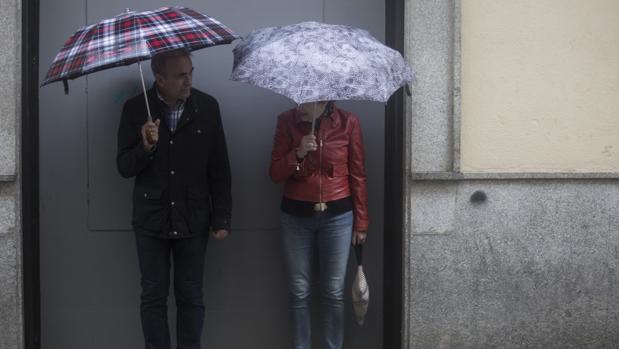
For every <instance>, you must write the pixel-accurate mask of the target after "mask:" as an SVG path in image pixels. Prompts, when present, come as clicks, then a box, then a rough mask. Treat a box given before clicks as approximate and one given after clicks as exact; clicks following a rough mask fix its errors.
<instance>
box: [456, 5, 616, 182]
mask: <svg viewBox="0 0 619 349" xmlns="http://www.w3.org/2000/svg"><path fill="white" fill-rule="evenodd" d="M460 4H461V48H462V56H461V57H462V70H461V88H462V90H461V91H462V96H461V97H462V100H461V101H462V102H461V169H462V171H463V172H619V1H617V0H587V1H584V0H519V1H513V0H461V3H460Z"/></svg>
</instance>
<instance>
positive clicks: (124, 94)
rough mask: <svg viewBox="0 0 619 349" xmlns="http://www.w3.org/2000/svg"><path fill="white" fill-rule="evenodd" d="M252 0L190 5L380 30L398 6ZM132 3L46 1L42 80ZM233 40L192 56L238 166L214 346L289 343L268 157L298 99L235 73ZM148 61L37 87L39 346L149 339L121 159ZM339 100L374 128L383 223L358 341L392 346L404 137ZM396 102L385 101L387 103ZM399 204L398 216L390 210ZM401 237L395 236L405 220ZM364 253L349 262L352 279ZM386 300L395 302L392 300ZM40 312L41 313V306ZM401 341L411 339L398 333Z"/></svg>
mask: <svg viewBox="0 0 619 349" xmlns="http://www.w3.org/2000/svg"><path fill="white" fill-rule="evenodd" d="M252 4H253V2H251V1H237V2H234V1H233V2H230V1H229V2H219V3H213V4H208V5H204V4H201V3H199V2H197V1H196V2H190V3H184V4H183V5H186V6H189V7H192V8H195V9H197V10H199V11H204V12H206V13H207V14H210V15H213V16H215V17H216V18H218V19H220V20H221V21H222V22H224V23H226V24H227V25H228V26H230V27H231V28H233V29H234V30H235V31H236V32H237V33H239V34H241V35H244V34H247V33H248V32H249V31H250V30H251V29H253V28H257V27H263V26H272V25H283V24H289V23H294V22H299V21H303V20H319V21H324V22H327V23H342V24H350V25H354V26H358V27H362V28H365V29H368V30H369V31H370V32H371V33H372V34H373V35H374V36H376V37H377V38H379V39H380V40H383V39H384V38H385V27H386V26H385V22H384V18H385V16H378V17H376V16H375V14H376V13H385V12H389V11H393V7H392V6H390V5H389V2H388V3H387V5H385V3H382V2H377V1H371V0H363V1H361V2H359V1H356V2H355V7H354V8H355V11H350V6H347V5H348V4H343V3H341V2H337V1H315V2H307V1H293V2H290V1H269V2H267V3H264V2H261V4H260V6H257V5H253V6H252ZM157 5H158V4H155V3H148V2H141V3H140V8H137V6H136V8H135V9H136V10H143V9H148V8H155V7H156V6H157ZM125 6H126V5H123V4H122V3H120V1H112V2H106V3H105V5H103V4H100V3H98V2H88V1H73V0H55V1H53V2H52V1H40V13H41V16H40V21H39V25H40V34H39V38H38V42H39V45H38V47H37V48H36V49H37V50H38V51H39V52H40V57H41V62H42V63H41V64H40V65H39V71H38V76H39V77H41V76H42V75H43V74H44V73H45V70H46V69H47V64H48V62H51V59H52V58H53V55H54V54H55V53H56V51H57V50H58V49H59V48H60V45H61V43H62V42H63V41H64V40H65V39H66V37H67V36H68V35H69V34H70V33H72V32H73V31H74V30H75V29H77V28H78V27H79V26H81V25H84V24H85V23H92V22H94V21H96V20H99V19H101V18H105V17H110V16H113V15H115V14H116V13H119V12H122V11H123V10H124V8H125ZM202 7H205V8H202ZM238 8H243V9H246V11H245V12H246V13H247V14H248V15H247V16H246V17H245V18H243V17H242V16H239V14H238V13H237V12H238V11H237V9H238ZM67 9H71V10H70V11H69V12H67ZM273 9H276V11H274V10H273ZM260 12H263V13H260ZM274 13H275V14H277V15H275V14H274ZM401 13H403V12H401ZM58 18H62V19H63V20H61V21H59V20H58ZM233 46H234V44H232V45H229V46H226V47H215V48H209V49H206V50H201V51H196V52H195V53H194V65H195V66H196V76H195V77H194V84H195V86H196V87H197V88H199V89H202V90H204V91H206V92H208V93H210V94H212V95H214V96H215V97H216V98H217V99H218V100H219V103H220V106H221V109H222V115H223V118H224V127H225V131H226V135H227V138H228V147H229V151H230V156H231V162H232V170H233V200H234V211H233V231H234V233H233V235H232V236H231V237H230V238H229V239H227V240H226V241H223V242H217V241H213V240H212V241H211V243H210V246H209V251H208V252H207V271H206V285H207V286H206V304H207V319H206V326H205V337H204V338H205V342H206V343H207V344H208V347H209V348H267V347H268V348H286V347H287V343H288V340H289V338H288V333H289V331H288V330H287V328H288V327H287V326H288V321H287V312H286V293H285V285H284V284H283V269H282V268H283V267H282V265H281V262H280V260H281V258H280V256H279V251H278V239H277V233H278V231H277V230H278V228H277V218H276V215H277V207H278V205H279V199H280V197H281V188H280V187H278V186H276V185H273V184H272V183H271V182H270V180H269V179H268V174H267V166H268V159H269V155H270V146H271V139H272V135H273V130H274V124H275V116H276V115H277V113H279V112H281V111H283V110H285V109H289V108H291V107H293V104H292V103H291V102H290V101H288V100H287V99H285V98H284V97H281V96H277V95H275V94H273V93H272V92H270V91H264V90H261V89H258V88H255V87H252V86H246V85H243V84H239V83H235V82H231V81H228V75H229V72H230V70H231V57H232V54H231V50H232V47H233ZM136 69H137V67H135V66H129V67H123V68H118V69H116V70H110V71H106V72H100V73H96V74H93V75H91V76H89V77H87V78H80V79H78V80H75V81H71V82H70V87H71V93H70V94H69V95H66V96H65V95H63V91H62V88H61V87H60V86H59V85H51V86H47V87H45V88H43V89H41V90H39V91H31V92H30V96H32V94H34V93H36V92H38V94H39V95H40V98H39V99H38V101H39V109H40V111H39V113H38V115H39V117H38V123H39V126H38V129H39V130H40V131H39V136H38V139H37V142H38V149H36V150H35V149H31V153H30V155H35V157H37V156H38V162H37V165H38V175H39V181H38V182H39V187H38V191H37V193H36V194H34V193H33V195H32V196H33V197H36V196H38V203H39V204H38V207H36V208H34V207H32V208H31V209H32V212H35V211H38V217H39V218H40V219H39V221H38V222H39V223H40V224H38V228H37V227H35V228H34V229H33V228H32V227H31V228H28V229H26V227H25V228H24V232H25V234H31V236H30V238H32V237H34V235H38V243H39V244H40V252H39V256H38V258H39V263H38V265H39V268H40V270H39V272H38V274H39V275H40V279H39V280H40V300H41V303H40V326H41V327H40V334H41V337H40V341H39V342H40V343H42V345H43V346H44V347H45V348H74V347H75V348H83V347H88V348H110V347H119V348H124V347H126V348H134V347H139V346H140V345H141V341H142V339H141V331H140V328H139V318H138V295H139V284H138V281H139V274H138V270H137V260H136V256H135V243H134V241H133V235H132V233H131V231H130V226H129V212H130V192H131V182H130V181H126V180H123V179H121V178H120V177H119V176H118V175H117V173H116V170H115V164H114V153H115V133H116V127H117V123H118V116H119V115H120V107H121V106H122V102H123V101H124V100H125V99H126V98H128V97H130V96H132V95H134V94H136V93H138V91H139V88H138V85H137V82H138V81H137V70H136ZM34 75H35V77H36V75H37V74H34ZM151 81H152V80H151ZM109 91H114V92H109ZM239 101H242V103H240V102H239ZM391 104H393V102H392V103H391ZM339 105H340V106H341V107H343V108H344V109H348V110H351V111H353V112H355V113H356V114H357V115H359V117H360V119H361V123H362V125H363V129H364V137H365V144H366V152H367V156H366V166H367V172H368V182H369V195H370V212H371V219H372V224H371V230H370V232H369V233H370V234H371V235H370V240H369V244H368V246H367V248H366V257H365V261H366V264H367V266H366V272H367V273H368V276H369V278H370V285H371V287H372V306H371V310H370V313H369V314H368V319H367V322H366V325H365V326H366V327H364V328H359V327H358V326H356V325H355V324H354V323H353V321H352V315H351V314H352V312H351V311H352V310H351V309H350V302H349V301H348V302H347V310H346V311H347V315H348V316H349V318H348V319H347V322H348V325H347V329H346V347H349V348H352V347H355V348H378V347H381V346H383V347H385V348H395V346H384V345H383V339H384V340H385V343H388V341H390V339H387V338H383V324H384V323H385V324H386V323H389V321H388V320H386V319H385V318H384V317H383V313H384V309H383V303H382V302H381V300H382V299H383V286H384V285H383V278H385V280H388V281H387V282H391V283H393V282H394V280H395V282H397V279H398V276H397V275H401V273H399V274H398V273H396V276H395V277H394V275H383V268H384V267H385V265H384V263H383V260H384V259H386V258H389V259H390V261H391V262H390V263H394V261H393V257H394V256H393V255H391V256H384V255H383V236H385V235H384V234H383V226H384V218H383V214H382V212H383V204H384V203H385V201H384V200H383V193H388V192H389V189H388V188H389V187H391V186H392V185H391V182H390V181H385V180H384V169H385V161H387V162H388V161H390V160H389V157H386V156H385V155H384V154H390V156H393V155H394V154H393V152H391V151H389V149H386V148H385V147H390V146H392V145H391V143H390V142H386V141H389V140H390V139H388V138H387V137H385V132H384V130H385V127H386V123H385V109H384V107H383V106H382V105H376V104H373V103H363V102H354V103H340V104H339ZM256 106H259V108H256ZM257 110H258V112H257ZM392 112H393V111H389V108H387V113H392ZM396 112H397V111H396ZM29 113H33V111H32V110H30V111H29ZM257 114H258V115H257ZM387 122H389V120H388V119H387ZM31 126H32V125H30V126H29V125H24V128H25V130H24V132H27V131H28V128H30V130H31V133H29V134H28V135H29V136H30V137H32V133H33V132H32V129H33V127H31ZM34 128H36V127H34ZM45 130H51V131H45ZM400 130H401V129H400ZM389 132H390V131H389V130H387V133H389ZM396 133H397V132H396ZM396 138H397V137H396ZM24 143H27V142H24ZM37 152H38V154H37ZM26 155H28V154H25V157H26ZM30 155H28V156H30ZM396 158H397V156H396ZM26 162H27V161H26V160H24V164H26ZM396 172H397V171H396ZM396 182H397V181H396ZM383 183H386V186H385V187H384V186H383ZM400 195H401V191H400ZM29 200H32V198H30V199H29ZM24 201H25V203H26V198H25V200H24ZM396 201H397V198H396ZM26 206H27V205H25V208H26ZM389 206H393V205H392V203H385V207H389ZM387 212H388V214H392V212H391V210H388V211H387ZM390 222H391V223H390V224H393V221H390ZM34 230H38V234H34V232H33V231H34ZM385 231H387V230H385ZM389 233H390V234H394V235H397V232H396V231H393V230H391V231H390V232H389ZM26 243H27V240H26V239H24V244H25V245H24V246H25V248H31V246H32V245H30V244H28V246H26ZM32 244H35V242H32ZM385 244H386V242H385ZM24 255H26V253H24ZM31 258H35V256H31ZM353 261H354V260H353V259H352V258H351V263H350V267H351V268H350V269H349V280H348V281H349V282H348V285H349V284H350V278H351V276H352V275H353V273H352V271H353V269H352V266H353V263H352V262H353ZM30 262H32V259H30ZM395 264H398V262H397V257H396V258H395ZM33 269H36V268H33ZM388 270H391V273H393V272H395V271H396V270H393V269H388ZM26 273H27V274H30V272H28V271H26ZM35 273H36V272H35ZM26 277H28V275H26ZM35 279H36V278H35ZM400 279H401V276H400ZM400 281H401V280H400ZM390 290H391V288H390ZM395 293H399V292H398V291H395ZM385 298H386V297H385ZM26 301H28V299H27V297H26ZM386 301H387V303H386V304H388V306H390V307H393V305H394V299H393V298H389V300H386ZM396 303H397V302H396ZM170 304H173V300H172V299H171V300H170ZM26 306H27V307H28V304H27V305H26ZM396 306H397V304H396ZM33 308H36V305H35V306H33ZM30 311H32V312H33V313H36V309H30ZM390 311H391V312H393V309H392V310H390ZM385 312H386V311H385ZM27 313H29V311H27ZM172 313H173V312H171V314H172ZM396 313H397V316H399V312H396ZM93 314H96V315H93ZM265 314H268V315H265ZM27 317H28V315H27ZM171 320H172V321H173V319H171ZM395 322H396V323H399V322H397V321H395ZM26 323H27V326H31V330H32V329H34V330H35V331H34V333H36V320H35V321H33V323H35V324H33V325H28V323H29V321H28V319H27V321H26ZM393 323H394V321H391V324H393ZM389 328H390V329H391V327H389ZM77 329H79V330H77ZM397 332H399V331H397ZM239 334H242V335H239ZM35 337H36V336H35ZM394 344H395V345H397V346H399V339H395V341H394Z"/></svg>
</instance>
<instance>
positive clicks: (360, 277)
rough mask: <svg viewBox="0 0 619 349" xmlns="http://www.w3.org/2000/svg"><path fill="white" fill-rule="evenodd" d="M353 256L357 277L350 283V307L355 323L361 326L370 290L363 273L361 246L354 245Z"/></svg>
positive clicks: (368, 301)
mask: <svg viewBox="0 0 619 349" xmlns="http://www.w3.org/2000/svg"><path fill="white" fill-rule="evenodd" d="M355 256H357V275H355V280H354V281H353V283H352V307H353V310H354V311H355V319H356V320H357V323H358V324H359V326H363V322H364V321H365V314H366V313H367V312H368V305H369V304H370V288H369V286H368V282H367V280H366V278H365V273H364V272H363V245H359V244H357V245H355Z"/></svg>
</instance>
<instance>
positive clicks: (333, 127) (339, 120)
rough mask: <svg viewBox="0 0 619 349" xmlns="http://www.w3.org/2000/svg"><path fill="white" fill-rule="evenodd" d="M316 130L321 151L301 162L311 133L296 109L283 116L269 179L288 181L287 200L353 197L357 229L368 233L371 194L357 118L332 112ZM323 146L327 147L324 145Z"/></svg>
mask: <svg viewBox="0 0 619 349" xmlns="http://www.w3.org/2000/svg"><path fill="white" fill-rule="evenodd" d="M321 119H322V121H321V122H320V126H319V128H318V130H317V131H316V133H315V135H316V139H317V141H318V144H319V147H318V150H316V151H311V152H308V153H307V155H306V156H305V158H303V160H302V161H301V162H298V161H297V156H296V150H297V148H298V147H299V145H300V144H301V138H303V136H305V135H307V134H309V133H310V129H311V127H312V126H311V123H310V122H307V121H303V120H302V119H301V114H300V113H299V112H297V110H296V108H295V109H291V110H288V111H286V112H284V113H282V114H280V115H279V117H278V119H277V129H276V131H275V140H274V143H273V151H272V153H271V166H270V168H269V174H270V176H271V179H272V180H273V181H274V182H275V183H281V182H284V181H285V182H286V183H285V186H284V196H285V197H287V198H289V199H293V200H299V201H309V202H315V203H316V202H329V201H333V200H338V199H343V198H345V197H348V196H352V201H353V207H354V208H353V209H354V211H353V214H354V223H353V230H355V231H361V232H364V231H367V229H368V225H369V217H368V204H367V202H368V195H367V187H366V178H365V165H364V160H365V159H364V154H363V137H362V134H361V125H360V124H359V119H357V117H356V116H355V115H354V114H352V113H350V112H347V111H345V110H342V109H338V108H337V107H335V106H334V107H333V110H332V112H331V114H330V115H328V116H323V117H322V118H321ZM321 142H322V146H320V144H321Z"/></svg>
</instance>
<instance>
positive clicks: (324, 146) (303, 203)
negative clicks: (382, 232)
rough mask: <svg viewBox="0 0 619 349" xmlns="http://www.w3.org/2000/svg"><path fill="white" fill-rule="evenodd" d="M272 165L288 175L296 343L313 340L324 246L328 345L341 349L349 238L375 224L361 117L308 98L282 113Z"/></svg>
mask: <svg viewBox="0 0 619 349" xmlns="http://www.w3.org/2000/svg"><path fill="white" fill-rule="evenodd" d="M269 172H270V176H271V179H272V180H273V181H274V182H276V183H281V182H285V186H284V197H283V199H282V204H281V228H282V229H281V230H282V239H283V246H284V254H285V257H286V264H287V269H288V281H289V291H290V296H291V299H290V311H291V314H292V325H293V328H294V333H293V337H294V348H296V349H309V348H310V347H311V344H310V338H311V335H310V333H311V331H310V323H311V321H310V292H311V283H312V275H311V272H312V270H311V268H312V265H313V263H312V256H313V250H314V248H317V249H318V258H319V263H320V272H319V275H320V293H321V300H322V305H323V306H322V309H323V313H322V325H323V342H324V343H323V347H324V348H327V349H336V348H337V349H339V348H341V347H342V343H343V334H344V281H345V277H346V265H347V261H348V254H349V251H350V244H351V241H352V244H363V243H364V242H365V239H366V232H367V228H368V224H369V219H368V209H367V188H366V178H365V168H364V155H363V139H362V135H361V126H360V124H359V120H358V119H357V117H356V116H355V115H353V114H352V113H350V112H347V111H344V110H341V109H339V108H337V107H336V106H335V104H334V103H333V102H314V103H304V104H301V105H300V106H299V107H297V108H295V109H292V110H289V111H286V112H284V113H282V114H281V115H280V116H279V117H278V120H277V129H276V132H275V140H274V144H273V152H272V153H271V166H270V169H269Z"/></svg>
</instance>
